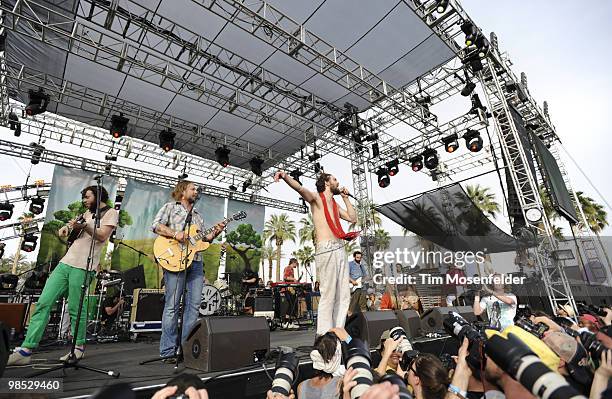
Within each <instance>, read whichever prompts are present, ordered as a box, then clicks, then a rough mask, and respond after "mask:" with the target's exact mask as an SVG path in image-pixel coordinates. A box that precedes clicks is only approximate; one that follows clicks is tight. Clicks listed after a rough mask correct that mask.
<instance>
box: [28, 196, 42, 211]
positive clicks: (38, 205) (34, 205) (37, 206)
mask: <svg viewBox="0 0 612 399" xmlns="http://www.w3.org/2000/svg"><path fill="white" fill-rule="evenodd" d="M30 201H31V202H30V212H32V213H33V214H35V215H40V214H41V213H43V211H44V210H45V199H44V198H41V197H34V198H32V199H31V200H30Z"/></svg>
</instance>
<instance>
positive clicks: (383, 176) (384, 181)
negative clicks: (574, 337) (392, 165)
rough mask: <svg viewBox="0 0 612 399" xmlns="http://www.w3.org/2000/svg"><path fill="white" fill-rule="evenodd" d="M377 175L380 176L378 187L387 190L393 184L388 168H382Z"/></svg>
mask: <svg viewBox="0 0 612 399" xmlns="http://www.w3.org/2000/svg"><path fill="white" fill-rule="evenodd" d="M376 175H377V176H378V186H379V187H380V188H385V187H387V186H388V185H389V184H391V178H390V177H389V171H388V170H387V168H385V167H384V166H382V167H381V168H380V169H378V171H376Z"/></svg>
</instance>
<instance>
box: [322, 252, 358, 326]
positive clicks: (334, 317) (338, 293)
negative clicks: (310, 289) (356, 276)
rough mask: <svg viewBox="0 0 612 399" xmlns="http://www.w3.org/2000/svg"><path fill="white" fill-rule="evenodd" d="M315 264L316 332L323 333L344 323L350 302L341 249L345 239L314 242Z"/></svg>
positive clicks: (347, 270)
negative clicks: (318, 292)
mask: <svg viewBox="0 0 612 399" xmlns="http://www.w3.org/2000/svg"><path fill="white" fill-rule="evenodd" d="M315 264H316V267H317V278H318V280H319V283H320V290H321V299H320V301H319V311H318V315H317V335H323V334H325V333H326V332H328V331H329V330H330V329H331V328H333V327H344V322H345V321H346V313H347V311H348V308H349V303H350V302H351V289H350V286H349V267H348V263H347V261H346V254H345V252H344V241H342V240H333V241H323V242H319V243H317V245H316V253H315Z"/></svg>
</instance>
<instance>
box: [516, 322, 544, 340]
mask: <svg viewBox="0 0 612 399" xmlns="http://www.w3.org/2000/svg"><path fill="white" fill-rule="evenodd" d="M514 324H515V325H516V326H518V327H520V328H522V329H523V330H525V331H527V332H528V333H531V334H533V335H535V336H536V337H538V338H539V339H542V338H544V333H545V332H546V331H548V326H547V325H546V324H544V323H537V324H533V323H532V322H531V320H529V319H525V318H523V317H521V318H519V319H518V320H517V321H515V322H514Z"/></svg>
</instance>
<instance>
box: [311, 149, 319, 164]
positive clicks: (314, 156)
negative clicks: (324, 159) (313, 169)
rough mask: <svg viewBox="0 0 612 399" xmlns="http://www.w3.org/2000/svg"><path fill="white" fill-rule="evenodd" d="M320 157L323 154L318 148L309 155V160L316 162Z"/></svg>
mask: <svg viewBox="0 0 612 399" xmlns="http://www.w3.org/2000/svg"><path fill="white" fill-rule="evenodd" d="M319 158H321V154H319V153H318V152H317V151H316V150H315V152H313V153H312V154H310V155H308V160H309V161H310V162H314V161H316V160H317V159H319Z"/></svg>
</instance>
